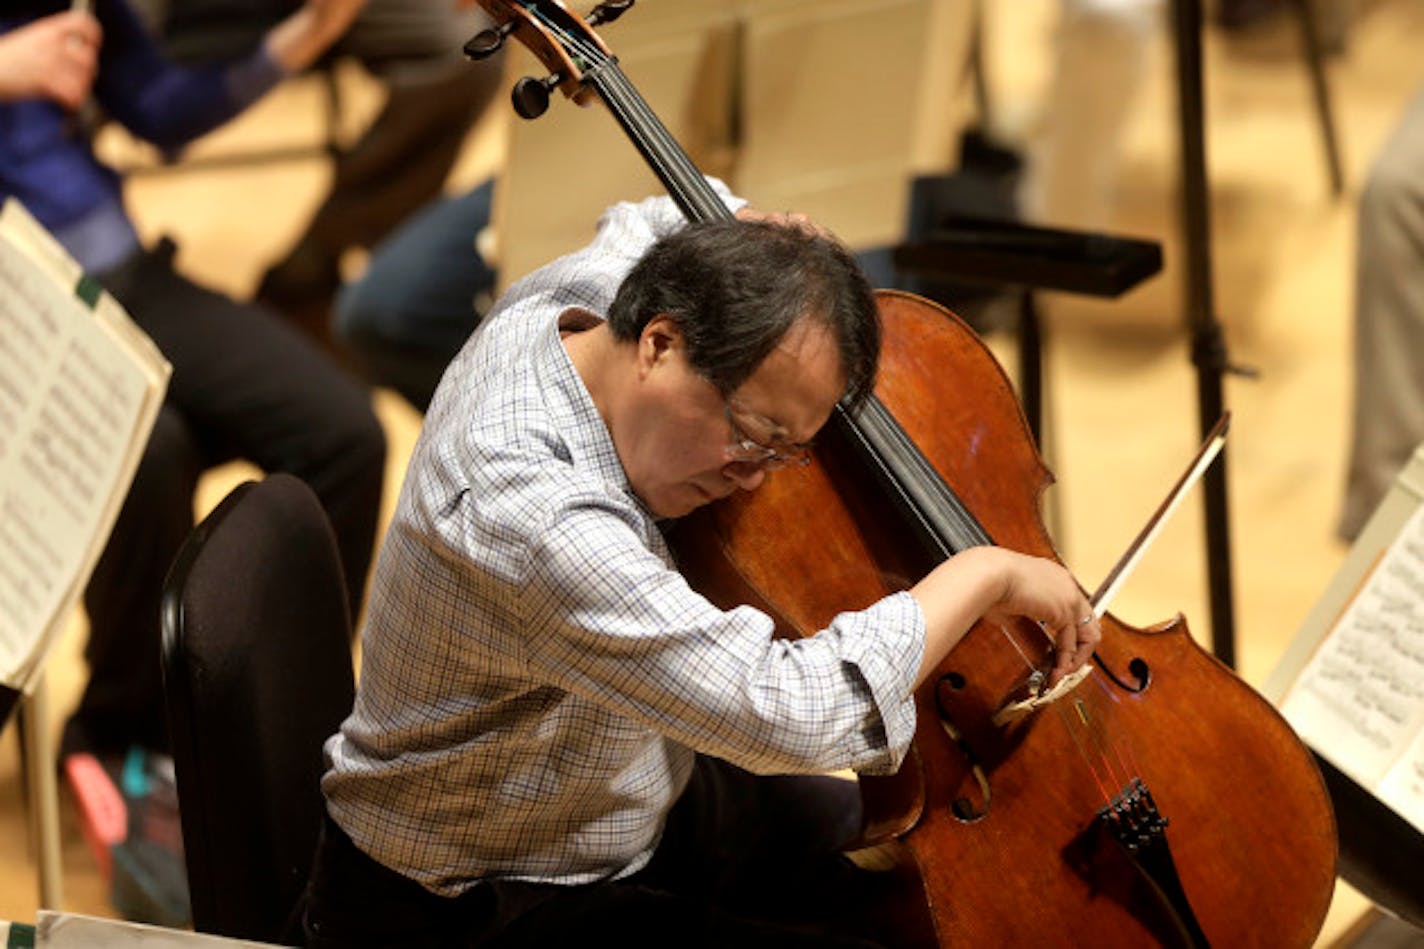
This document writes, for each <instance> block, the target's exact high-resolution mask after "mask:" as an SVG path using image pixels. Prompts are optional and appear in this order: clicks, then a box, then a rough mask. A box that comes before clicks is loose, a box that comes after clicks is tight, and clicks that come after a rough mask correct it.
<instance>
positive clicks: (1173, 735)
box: [676, 292, 1336, 947]
mask: <svg viewBox="0 0 1424 949" xmlns="http://www.w3.org/2000/svg"><path fill="white" fill-rule="evenodd" d="M880 304H881V306H880V310H881V316H882V319H883V321H884V331H885V332H884V349H883V352H882V357H881V373H880V382H879V385H878V387H877V390H876V392H877V396H878V397H879V398H880V400H881V401H882V402H883V403H884V404H885V405H886V406H887V407H888V408H889V409H890V410H891V411H892V412H893V413H894V415H895V417H896V418H897V419H898V420H899V421H900V423H901V425H902V426H903V427H904V428H905V430H906V431H907V432H908V433H909V434H910V435H911V436H912V437H913V438H914V440H915V442H916V444H917V445H918V446H919V448H920V449H921V451H922V452H923V453H924V454H925V455H926V456H927V457H928V458H929V459H930V460H931V461H932V462H933V463H934V465H935V468H936V470H937V471H938V472H939V474H940V475H941V476H942V477H943V478H944V479H945V480H946V481H947V482H948V483H949V485H950V487H952V488H953V489H954V491H955V493H956V494H957V495H958V496H959V497H960V498H961V499H963V500H964V502H965V504H966V506H967V507H969V509H970V510H972V511H973V512H974V513H975V516H976V517H977V518H978V519H979V520H980V522H981V523H982V524H983V526H984V527H985V529H986V530H987V532H988V533H989V534H990V535H991V536H993V537H994V539H995V541H996V542H997V543H999V544H1001V545H1003V546H1006V547H1012V548H1014V549H1016V550H1020V551H1023V552H1026V553H1032V554H1037V555H1040V556H1045V557H1055V556H1056V554H1055V551H1054V549H1053V545H1052V542H1051V540H1050V539H1049V537H1048V535H1047V532H1046V531H1045V529H1044V528H1043V526H1042V521H1041V518H1040V517H1039V510H1038V503H1039V496H1040V495H1041V493H1042V491H1043V490H1044V489H1045V488H1046V487H1047V486H1048V485H1049V484H1050V483H1051V475H1050V474H1049V472H1048V471H1047V470H1046V468H1045V467H1044V466H1043V464H1042V462H1041V460H1040V459H1039V457H1038V454H1037V452H1036V451H1035V450H1034V449H1033V447H1032V442H1031V439H1030V437H1029V435H1028V431H1027V425H1026V423H1025V422H1024V419H1023V416H1022V413H1021V412H1020V411H1019V408H1018V404H1017V401H1016V400H1015V398H1014V395H1013V391H1012V389H1011V386H1010V384H1009V382H1008V380H1007V378H1006V377H1005V376H1004V374H1003V371H1002V369H1001V368H1000V367H999V365H998V363H997V362H996V361H995V360H994V358H993V356H992V354H991V353H989V352H988V350H987V348H985V347H984V345H983V344H982V342H981V341H980V340H979V339H978V338H977V337H976V336H975V335H974V334H973V332H972V331H970V330H969V329H968V327H966V326H964V325H963V324H962V323H961V322H960V321H959V320H958V319H957V318H956V317H954V316H953V315H952V314H950V313H949V312H948V311H946V310H943V309H942V308H940V307H938V306H937V305H935V304H932V303H929V302H927V301H924V300H921V299H918V298H915V297H911V296H909V295H906V294H900V293H887V292H882V293H881V294H880ZM841 448H842V446H839V445H838V444H836V443H835V442H834V441H833V442H832V443H831V444H829V445H827V446H826V447H825V448H824V449H822V448H820V447H819V446H818V456H817V460H816V462H815V463H814V464H813V465H811V466H810V467H808V468H806V469H801V470H794V471H792V470H788V471H783V472H778V473H777V476H776V477H775V478H769V479H767V482H766V484H765V485H764V486H763V487H762V488H760V489H758V491H756V492H753V493H751V494H743V495H740V496H738V497H736V498H735V499H729V501H728V502H724V503H723V504H720V505H717V506H714V507H712V508H709V509H706V510H705V511H703V512H699V513H698V514H697V515H694V520H695V523H694V524H689V525H684V528H683V529H680V531H679V534H678V535H676V536H677V546H678V550H679V552H680V554H681V555H682V556H683V557H684V560H685V564H684V569H685V570H686V571H687V572H688V573H689V578H690V579H691V580H692V581H693V583H694V584H695V585H697V586H698V588H699V589H701V590H703V591H704V592H705V593H707V595H709V597H711V598H712V599H713V600H714V602H723V603H726V604H727V605H731V604H733V603H746V602H750V603H753V604H755V605H758V606H761V607H762V608H763V609H766V610H767V611H768V612H770V613H771V614H772V615H773V616H774V617H776V619H777V621H778V626H779V628H780V629H781V631H783V632H784V633H785V634H788V635H806V634H809V633H812V632H814V631H815V630H818V629H821V628H824V627H825V625H826V624H827V623H828V622H829V621H830V619H831V618H832V616H834V615H835V613H836V612H838V611H840V610H845V609H855V608H859V607H862V606H865V605H868V604H869V603H871V602H874V601H875V600H876V599H879V598H880V597H882V596H884V595H886V594H887V593H891V592H894V591H895V590H898V589H903V588H905V587H906V586H908V585H909V584H910V583H912V582H913V581H914V580H915V579H916V578H918V577H919V576H921V575H923V573H925V572H926V570H928V568H929V567H930V566H932V565H931V564H927V563H924V562H922V560H921V559H920V558H917V557H916V555H915V550H914V545H913V544H910V543H907V542H906V538H905V536H904V534H903V533H897V532H896V530H895V529H894V528H893V527H890V528H888V529H887V525H893V524H895V523H896V522H897V517H896V512H895V511H894V510H893V509H892V508H891V507H889V506H887V505H886V504H885V502H884V501H883V500H882V499H879V498H878V497H877V495H876V494H875V493H874V492H872V491H869V490H866V486H865V485H857V484H855V483H853V482H855V480H856V478H855V477H854V472H855V470H856V467H857V466H856V464H855V461H854V459H851V458H846V457H841ZM686 528H692V529H690V530H689V529H686ZM1025 626H1026V629H1025V630H1023V631H1021V632H1022V633H1023V635H1021V636H1020V641H1021V642H1039V643H1041V648H1042V649H1043V650H1044V652H1043V653H1041V654H1040V655H1039V656H1037V657H1036V658H1037V659H1039V660H1041V659H1042V658H1043V655H1044V654H1046V648H1047V639H1046V637H1043V636H1042V635H1034V631H1033V630H1032V628H1031V627H1029V626H1028V625H1027V624H1025ZM1102 626H1103V641H1102V643H1101V645H1100V647H1099V650H1098V656H1097V662H1099V663H1100V664H1101V665H1102V666H1104V667H1106V668H1109V669H1113V670H1115V671H1117V672H1118V673H1119V674H1120V675H1125V676H1126V675H1131V674H1132V673H1131V670H1139V671H1140V674H1141V675H1142V676H1143V677H1145V678H1146V685H1145V687H1142V688H1141V690H1140V691H1134V690H1133V689H1132V688H1126V687H1122V686H1119V685H1118V684H1117V683H1114V682H1112V681H1111V680H1110V679H1108V678H1107V677H1105V676H1103V675H1101V674H1098V673H1095V674H1094V675H1092V676H1090V677H1089V678H1088V679H1087V680H1085V681H1084V682H1083V683H1081V684H1080V685H1079V686H1078V687H1077V688H1076V689H1074V690H1073V692H1072V693H1070V694H1069V695H1068V696H1066V697H1065V698H1063V699H1060V700H1059V701H1058V702H1056V703H1055V705H1054V706H1050V707H1047V708H1042V709H1039V710H1038V711H1036V712H1034V713H1032V714H1031V715H1030V716H1028V717H1026V718H1024V719H1020V720H1018V721H1016V722H1014V723H1012V724H1011V725H1008V726H999V725H995V724H994V723H993V721H992V719H993V715H994V713H995V711H996V710H997V709H999V708H1000V707H1001V706H1002V705H1003V704H1004V703H1005V701H1006V700H1007V699H1009V698H1010V697H1011V696H1012V695H1013V694H1014V693H1015V692H1016V690H1018V689H1019V688H1020V685H1021V683H1022V681H1023V678H1024V667H1023V662H1022V660H1021V659H1020V657H1019V656H1018V654H1017V653H1016V652H1015V650H1014V649H1012V648H1010V647H1009V645H1007V644H1006V643H1005V641H1004V637H1003V635H1001V632H1000V631H999V630H998V629H995V628H992V627H990V626H989V625H988V624H986V623H982V622H981V623H980V624H978V625H977V626H976V627H975V628H974V629H973V630H971V631H970V632H969V633H968V634H967V635H966V636H965V638H964V639H963V640H962V641H961V642H960V643H959V645H958V646H956V647H955V649H954V650H953V651H952V652H951V653H950V655H949V656H948V658H947V659H946V660H945V662H944V663H943V664H942V666H941V668H940V669H939V670H938V674H937V675H936V676H934V677H932V679H931V680H930V681H928V682H926V684H925V685H924V686H923V687H922V688H921V689H920V691H919V693H918V694H917V695H916V704H917V711H918V727H917V734H916V739H915V747H914V750H913V752H912V754H911V755H910V757H909V758H908V759H907V761H906V763H905V765H904V767H903V768H902V770H901V774H900V775H898V776H897V777H895V778H891V779H872V778H862V784H863V786H865V787H866V790H867V799H868V800H877V801H878V800H884V801H887V802H888V804H887V805H886V807H887V808H888V811H887V812H882V813H879V814H875V815H873V816H872V821H873V825H872V827H871V828H870V830H869V834H868V841H869V842H872V843H873V842H876V841H878V840H883V839H886V838H892V837H893V838H895V839H896V840H898V841H899V842H900V845H899V847H898V848H897V850H898V856H899V859H901V860H902V861H903V862H904V864H905V867H906V868H907V869H908V870H909V871H911V872H910V873H909V877H910V879H911V880H912V883H911V885H912V886H913V885H918V886H920V887H921V888H922V893H920V894H915V895H916V896H919V897H921V898H922V900H923V905H924V906H925V908H926V912H927V919H922V920H905V924H906V925H905V930H906V931H905V932H904V933H903V934H902V936H901V939H900V942H901V943H903V944H907V945H909V944H916V943H922V942H924V941H925V940H926V939H928V938H930V934H932V935H933V939H934V940H935V942H932V943H929V944H931V945H934V944H938V945H968V946H981V945H1006V944H1008V945H1035V946H1037V945H1092V946H1124V947H1127V946H1131V947H1139V946H1147V945H1166V946H1173V945H1192V944H1200V943H1201V940H1200V938H1195V939H1194V938H1193V937H1191V936H1190V935H1187V934H1184V933H1183V931H1182V928H1181V924H1180V921H1179V920H1177V919H1175V918H1174V916H1173V913H1172V912H1171V904H1170V901H1167V900H1164V899H1163V897H1162V896H1161V895H1160V894H1158V893H1157V892H1156V884H1155V883H1154V882H1153V880H1152V879H1151V878H1150V877H1148V876H1147V875H1145V874H1143V873H1142V872H1141V871H1140V869H1139V868H1138V867H1137V865H1136V864H1135V862H1134V861H1133V860H1132V859H1131V858H1130V857H1128V856H1127V855H1125V854H1124V853H1123V852H1122V848H1121V847H1120V846H1118V845H1117V844H1116V842H1115V841H1113V840H1112V839H1109V836H1108V835H1106V834H1105V833H1104V832H1103V830H1102V829H1101V828H1100V827H1099V826H1098V822H1097V820H1096V815H1097V813H1098V811H1099V809H1100V808H1101V806H1102V804H1103V798H1104V789H1103V788H1102V787H1101V786H1100V776H1099V775H1098V774H1096V773H1095V770H1094V768H1093V767H1091V766H1090V764H1089V763H1088V762H1086V761H1085V760H1084V756H1083V754H1082V752H1081V750H1080V740H1079V737H1075V735H1074V731H1075V728H1073V727H1072V726H1073V725H1074V724H1075V723H1076V721H1077V719H1076V717H1075V716H1077V715H1078V711H1077V710H1076V709H1075V707H1074V703H1075V702H1076V701H1077V700H1078V699H1079V698H1083V697H1086V698H1089V699H1091V700H1092V702H1093V704H1094V706H1096V707H1099V708H1105V709H1107V711H1108V714H1107V718H1108V720H1107V721H1106V722H1105V723H1104V726H1103V727H1104V729H1105V736H1104V737H1105V738H1106V739H1107V740H1108V741H1109V742H1110V743H1111V745H1112V753H1113V754H1116V755H1120V756H1122V757H1124V758H1127V759H1130V761H1131V764H1132V767H1131V768H1130V770H1131V772H1132V774H1133V775H1134V776H1137V777H1140V778H1141V779H1142V780H1143V781H1145V783H1146V785H1147V786H1148V787H1149V788H1150V790H1151V793H1152V795H1153V797H1154V799H1155V802H1156V806H1157V809H1158V811H1159V812H1160V814H1161V816H1162V817H1164V818H1165V819H1166V820H1167V821H1168V825H1167V827H1166V830H1165V836H1166V839H1167V840H1168V841H1169V844H1170V850H1171V853H1172V855H1173V857H1174V862H1175V866H1176V869H1177V871H1178V873H1179V877H1180V882H1181V887H1182V890H1183V891H1184V893H1185V896H1186V899H1187V900H1188V901H1189V903H1190V906H1191V908H1192V910H1193V911H1194V912H1195V915H1196V920H1197V922H1198V923H1199V925H1200V930H1201V932H1202V933H1204V934H1205V937H1206V940H1207V941H1208V942H1209V943H1211V944H1215V945H1218V946H1263V947H1265V946H1271V947H1285V946H1309V945H1310V944H1311V942H1312V940H1313V939H1314V938H1315V935H1316V934H1317V933H1318V932H1319V930H1320V926H1321V924H1322V922H1323V920H1324V918H1325V913H1326V911H1327V910H1328V909H1329V905H1330V900H1331V896H1332V893H1333V887H1334V866H1335V855H1336V837H1335V824H1334V817H1333V814H1332V811H1331V808H1330V801H1329V797H1328V795H1327V794H1326V791H1325V788H1324V785H1323V782H1322V780H1321V778H1320V775H1319V772H1318V770H1317V768H1316V766H1315V763H1314V761H1313V759H1312V758H1311V756H1310V754H1309V752H1308V750H1307V749H1306V747H1305V746H1304V744H1303V743H1302V742H1301V741H1300V740H1299V739H1298V738H1297V737H1296V735H1295V733H1294V732H1293V731H1292V730H1291V728H1290V726H1289V725H1288V724H1287V723H1286V721H1285V720H1284V719H1283V718H1282V717H1281V716H1280V715H1279V713H1277V711H1276V710H1275V709H1274V708H1273V707H1272V706H1271V705H1270V704H1269V703H1268V702H1267V701H1266V700H1265V699H1264V698H1263V697H1261V696H1260V695H1259V694H1258V693H1257V692H1256V691H1255V690H1253V689H1251V688H1250V687H1249V686H1248V685H1246V684H1245V683H1244V682H1242V681H1241V680H1240V679H1239V678H1238V677H1237V676H1236V675H1235V674H1233V673H1232V672H1231V671H1230V670H1229V669H1227V668H1226V667H1225V666H1223V665H1222V664H1221V663H1220V662H1218V661H1217V660H1216V659H1215V658H1214V657H1212V656H1211V655H1209V654H1208V653H1206V652H1205V651H1204V650H1203V649H1201V647H1200V646H1198V645H1197V644H1196V642H1195V641H1194V640H1193V639H1192V638H1191V636H1190V635H1189V634H1188V632H1187V629H1186V625H1185V623H1184V621H1183V620H1182V619H1181V618H1180V617H1178V618H1176V619H1174V620H1172V621H1170V622H1166V623H1163V624H1161V625H1158V626H1155V627H1153V628H1150V629H1136V628H1133V627H1130V626H1128V625H1126V624H1124V623H1122V622H1120V621H1118V620H1116V619H1115V618H1114V617H1113V616H1112V615H1111V614H1107V615H1105V616H1104V617H1103V619H1102ZM1133 684H1134V682H1129V685H1133ZM1095 714H1101V713H1100V712H1098V711H1097V710H1096V709H1095ZM942 715H943V716H944V717H946V718H947V719H949V723H950V725H951V727H952V728H953V729H954V731H955V732H957V737H951V735H950V734H949V733H948V732H947V731H946V729H945V728H944V727H943V726H942V724H941V716H942ZM974 763H978V764H979V766H980V772H981V773H982V775H983V779H984V781H985V782H986V785H987V791H986V789H985V785H981V784H980V781H979V777H978V776H976V775H975V774H974V773H973V769H972V767H971V765H972V764H974ZM885 781H889V782H891V786H890V787H889V788H886V789H883V790H876V787H877V784H878V783H880V782H885ZM1110 790H1116V789H1115V788H1113V789H1110ZM956 802H960V805H959V811H964V810H969V811H971V812H972V813H971V815H970V816H969V817H968V818H967V819H966V817H964V816H961V814H960V813H959V812H957V809H956ZM964 802H968V808H966V807H965V805H964ZM915 902H916V901H915V900H914V899H910V900H906V901H903V902H902V903H900V904H899V905H901V906H906V905H914V904H915Z"/></svg>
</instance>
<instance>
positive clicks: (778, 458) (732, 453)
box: [722, 395, 815, 471]
mask: <svg viewBox="0 0 1424 949" xmlns="http://www.w3.org/2000/svg"><path fill="white" fill-rule="evenodd" d="M722 410H723V412H725V413H726V416H727V425H728V427H729V428H731V430H732V441H730V442H728V443H727V444H726V445H725V446H723V449H722V450H723V452H724V453H725V454H726V456H727V458H728V460H730V461H732V462H733V463H735V464H741V465H756V466H757V467H759V468H761V469H763V470H765V471H777V470H779V469H781V468H804V467H806V466H807V465H809V464H810V463H811V449H812V448H813V447H815V446H814V445H813V443H811V442H792V443H790V446H789V447H791V448H792V449H794V452H793V453H792V454H790V455H787V454H783V453H782V452H780V451H778V450H776V449H775V448H772V447H771V446H770V445H763V444H762V443H761V442H759V441H757V440H755V439H753V438H751V437H750V436H748V435H747V433H746V432H744V431H742V428H741V426H739V425H738V424H737V420H736V419H735V418H734V417H733V416H732V397H731V396H728V395H724V396H722Z"/></svg>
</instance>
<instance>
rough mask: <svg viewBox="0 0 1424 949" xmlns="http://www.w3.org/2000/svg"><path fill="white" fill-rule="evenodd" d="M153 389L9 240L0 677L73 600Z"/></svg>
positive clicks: (1, 437)
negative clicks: (75, 581)
mask: <svg viewBox="0 0 1424 949" xmlns="http://www.w3.org/2000/svg"><path fill="white" fill-rule="evenodd" d="M6 237H7V238H8V237H9V235H6ZM69 286H70V287H71V288H72V286H73V285H72V283H71V284H69ZM151 385H152V383H151V379H150V377H149V376H148V374H147V373H146V371H145V369H144V367H143V366H141V365H140V364H138V363H136V362H135V360H134V358H133V356H132V355H131V354H130V353H129V352H126V351H125V350H124V349H123V347H122V346H121V345H120V343H119V342H118V341H116V340H115V339H114V338H113V337H112V336H111V335H109V334H108V333H107V332H103V331H99V328H98V325H97V324H96V323H95V322H94V315H93V313H92V312H91V311H90V309H89V308H88V307H87V306H85V305H84V304H82V303H81V302H80V301H79V300H78V299H77V298H75V297H74V296H73V294H72V290H71V291H70V292H66V290H65V287H64V285H63V284H59V283H57V282H56V281H55V280H54V279H50V278H49V277H47V276H46V274H45V273H44V272H43V271H40V270H38V269H37V268H36V266H35V260H34V258H32V257H27V256H26V254H25V252H24V251H23V250H21V249H20V247H18V246H16V245H15V244H14V243H13V242H12V240H11V239H0V679H5V680H8V677H9V676H10V675H11V674H13V672H14V671H15V670H16V669H17V667H19V666H20V665H21V664H22V663H23V662H24V661H25V660H26V659H27V658H28V657H29V656H30V655H31V653H32V652H33V650H34V647H35V645H36V640H37V639H38V638H39V637H40V636H41V635H42V634H43V633H44V632H45V630H46V629H47V628H48V627H49V625H50V623H51V621H52V619H53V617H54V616H55V614H56V612H57V611H58V610H59V609H60V607H61V606H62V604H63V603H64V602H65V600H66V598H67V597H68V595H69V593H70V586H71V584H72V582H73V578H74V577H75V576H77V575H78V573H79V572H80V566H81V565H82V564H83V563H84V562H85V560H86V558H87V556H88V554H89V552H90V549H91V546H92V543H93V538H94V536H95V533H96V532H97V531H98V530H99V528H100V525H103V524H104V520H105V515H106V511H107V509H108V508H109V507H110V506H111V497H110V486H111V485H113V484H114V483H116V481H117V480H118V478H119V474H120V472H121V470H122V468H123V466H124V465H125V461H126V458H127V457H128V455H129V454H130V452H129V444H130V441H131V439H132V438H133V433H134V431H135V428H136V426H137V425H138V424H139V421H140V419H141V417H143V415H144V414H145V413H144V408H145V400H146V398H147V396H148V393H149V390H150V388H151Z"/></svg>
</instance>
